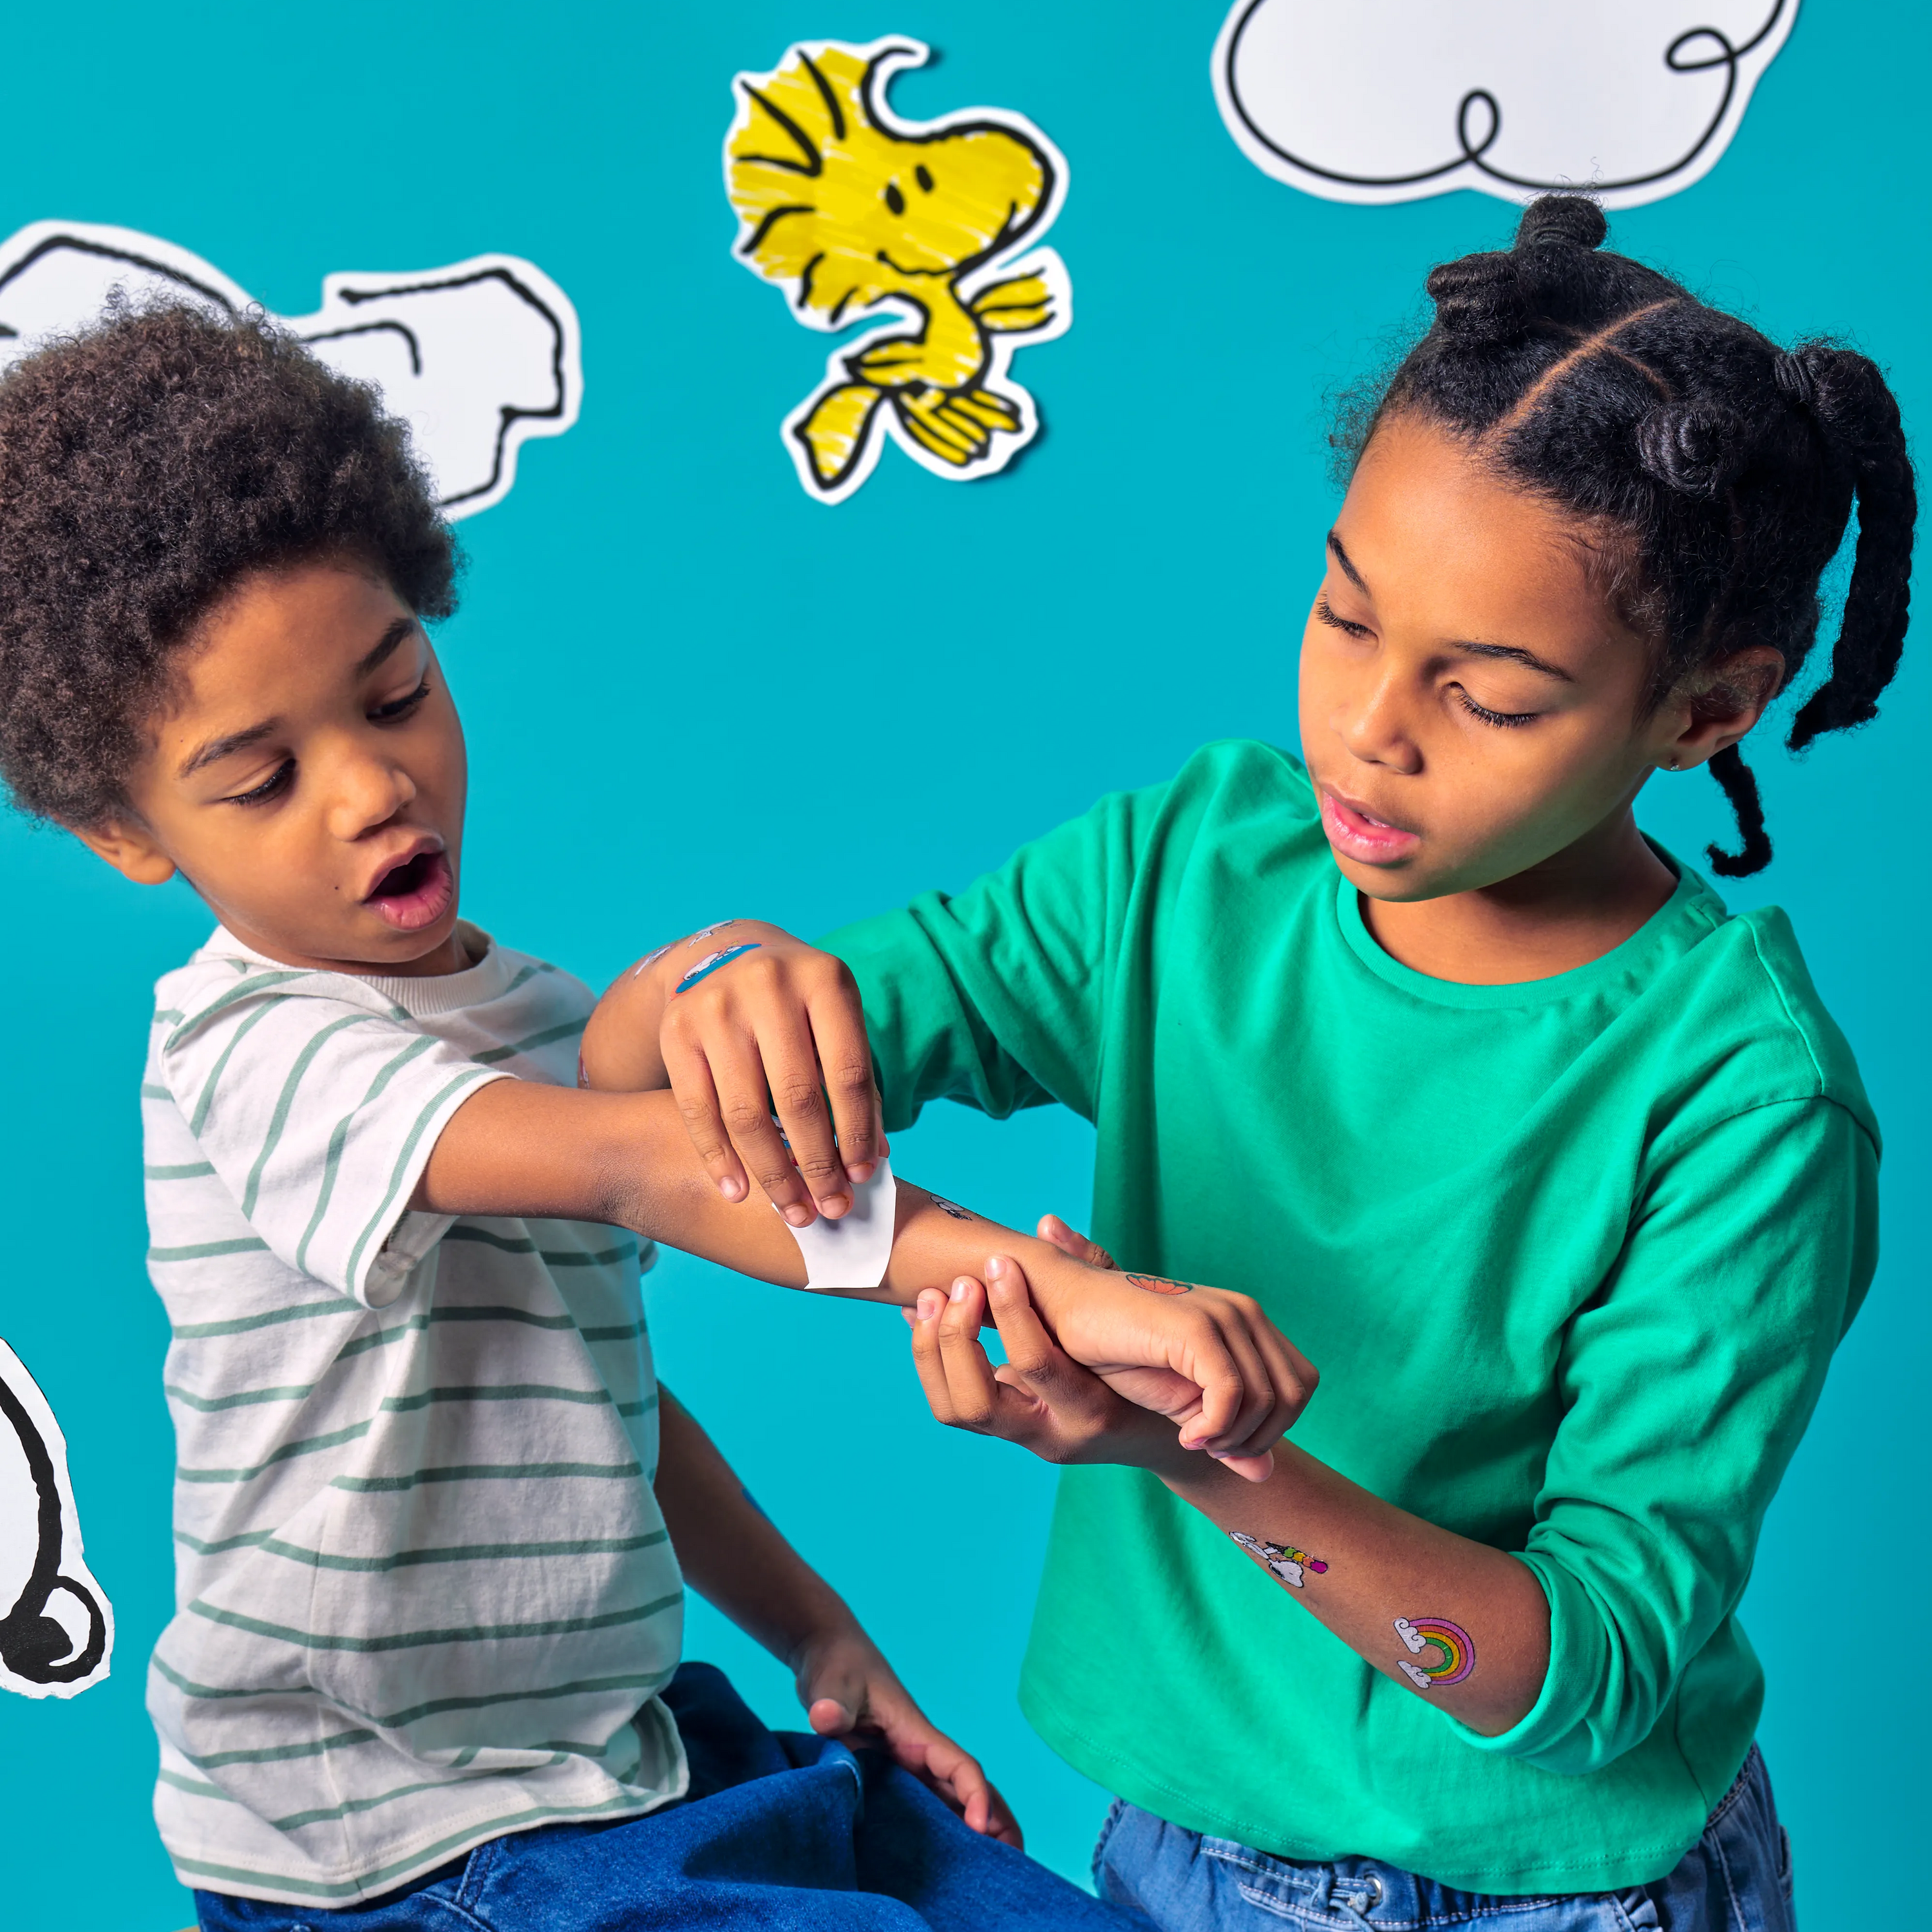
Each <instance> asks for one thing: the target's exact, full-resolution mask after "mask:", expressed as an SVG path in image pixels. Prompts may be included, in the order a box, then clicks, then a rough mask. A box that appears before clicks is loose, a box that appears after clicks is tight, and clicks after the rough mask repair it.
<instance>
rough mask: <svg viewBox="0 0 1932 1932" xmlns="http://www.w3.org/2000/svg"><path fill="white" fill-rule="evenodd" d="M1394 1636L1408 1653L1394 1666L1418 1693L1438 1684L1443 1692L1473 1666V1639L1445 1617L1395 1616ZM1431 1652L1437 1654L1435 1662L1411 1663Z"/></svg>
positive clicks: (1474, 1654)
mask: <svg viewBox="0 0 1932 1932" xmlns="http://www.w3.org/2000/svg"><path fill="white" fill-rule="evenodd" d="M1395 1634H1396V1635H1397V1637H1400V1638H1401V1639H1402V1643H1403V1649H1405V1650H1406V1651H1407V1652H1409V1656H1408V1657H1405V1658H1399V1659H1397V1667H1398V1668H1400V1670H1401V1672H1402V1674H1403V1676H1405V1677H1406V1678H1407V1679H1409V1682H1411V1683H1412V1684H1413V1685H1415V1688H1417V1689H1418V1691H1432V1690H1433V1689H1435V1688H1436V1686H1437V1685H1441V1686H1442V1688H1443V1689H1444V1690H1445V1691H1446V1690H1447V1689H1448V1688H1449V1686H1450V1685H1452V1684H1460V1683H1461V1682H1462V1681H1463V1679H1464V1678H1466V1677H1467V1676H1469V1673H1471V1672H1472V1670H1475V1667H1476V1645H1475V1639H1474V1638H1473V1637H1471V1636H1470V1634H1469V1632H1468V1631H1466V1630H1465V1629H1464V1628H1463V1626H1462V1625H1460V1624H1452V1623H1451V1622H1450V1621H1449V1619H1448V1618H1447V1617H1397V1619H1396V1620H1395ZM1430 1649H1433V1650H1434V1651H1436V1652H1437V1653H1438V1658H1437V1661H1436V1662H1434V1663H1425V1664H1416V1663H1413V1662H1412V1661H1410V1660H1411V1659H1412V1658H1418V1657H1420V1656H1421V1655H1422V1654H1423V1652H1424V1651H1426V1650H1430Z"/></svg>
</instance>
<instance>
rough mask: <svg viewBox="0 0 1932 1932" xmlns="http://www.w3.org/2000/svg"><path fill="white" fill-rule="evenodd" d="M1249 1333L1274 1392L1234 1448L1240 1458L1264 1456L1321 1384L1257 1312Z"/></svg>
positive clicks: (1311, 1368)
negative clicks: (1242, 1438)
mask: <svg viewBox="0 0 1932 1932" xmlns="http://www.w3.org/2000/svg"><path fill="white" fill-rule="evenodd" d="M1250 1327H1251V1332H1252V1333H1253V1337H1254V1340H1255V1345H1256V1348H1257V1349H1259V1351H1260V1353H1261V1356H1262V1361H1263V1363H1264V1364H1265V1370H1266V1373H1267V1374H1268V1379H1269V1380H1270V1382H1271V1383H1272V1385H1273V1386H1274V1402H1273V1403H1271V1405H1270V1406H1269V1408H1268V1412H1267V1413H1266V1414H1265V1415H1264V1416H1263V1417H1262V1420H1261V1421H1260V1422H1259V1424H1257V1426H1256V1427H1255V1428H1254V1429H1253V1430H1250V1433H1249V1434H1248V1436H1247V1439H1246V1440H1245V1441H1244V1442H1240V1443H1238V1444H1237V1445H1235V1451H1236V1453H1237V1454H1241V1455H1243V1456H1265V1454H1267V1453H1268V1451H1269V1450H1271V1449H1272V1448H1274V1445H1276V1444H1277V1442H1280V1440H1281V1439H1282V1437H1283V1436H1284V1435H1285V1434H1286V1433H1287V1432H1288V1430H1290V1429H1292V1428H1293V1427H1294V1426H1295V1424H1296V1422H1298V1421H1299V1420H1300V1419H1301V1412H1302V1411H1303V1410H1304V1409H1306V1408H1307V1406H1308V1399H1309V1397H1310V1396H1312V1395H1313V1394H1314V1393H1315V1385H1316V1383H1317V1382H1319V1381H1320V1380H1321V1377H1320V1376H1319V1375H1317V1374H1316V1370H1315V1365H1314V1364H1313V1362H1311V1361H1309V1359H1308V1358H1307V1356H1306V1355H1303V1353H1302V1352H1301V1350H1300V1349H1298V1348H1297V1347H1295V1344H1294V1343H1292V1342H1291V1341H1289V1339H1288V1337H1286V1335H1284V1334H1282V1332H1281V1331H1280V1329H1278V1328H1276V1326H1275V1325H1274V1323H1273V1322H1271V1321H1269V1320H1268V1317H1267V1316H1265V1315H1264V1314H1263V1313H1262V1312H1261V1310H1259V1308H1257V1309H1256V1310H1254V1312H1253V1318H1252V1320H1251V1324H1250Z"/></svg>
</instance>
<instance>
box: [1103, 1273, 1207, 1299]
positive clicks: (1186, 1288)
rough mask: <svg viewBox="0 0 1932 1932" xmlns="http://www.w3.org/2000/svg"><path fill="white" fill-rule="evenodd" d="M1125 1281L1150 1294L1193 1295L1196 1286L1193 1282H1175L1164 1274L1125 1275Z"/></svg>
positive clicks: (1122, 1278) (1123, 1276)
mask: <svg viewBox="0 0 1932 1932" xmlns="http://www.w3.org/2000/svg"><path fill="white" fill-rule="evenodd" d="M1121 1280H1123V1281H1129V1282H1132V1283H1133V1285H1134V1286H1135V1287H1136V1288H1144V1289H1146V1290H1147V1292H1148V1294H1150V1295H1191V1294H1193V1292H1194V1284H1193V1283H1192V1282H1191V1281H1175V1280H1171V1279H1170V1278H1169V1277H1168V1276H1166V1275H1164V1274H1124V1275H1122V1276H1121Z"/></svg>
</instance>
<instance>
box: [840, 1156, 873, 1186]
mask: <svg viewBox="0 0 1932 1932" xmlns="http://www.w3.org/2000/svg"><path fill="white" fill-rule="evenodd" d="M845 1172H846V1173H847V1175H848V1176H849V1177H850V1178H851V1179H852V1180H853V1181H857V1182H858V1183H859V1184H860V1185H861V1186H863V1185H864V1184H865V1182H867V1181H870V1180H871V1178H872V1163H871V1162H870V1161H869V1160H862V1161H861V1162H859V1164H858V1166H856V1167H848V1168H847V1169H846V1170H845Z"/></svg>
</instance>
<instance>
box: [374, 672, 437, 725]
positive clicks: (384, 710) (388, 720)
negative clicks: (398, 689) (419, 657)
mask: <svg viewBox="0 0 1932 1932" xmlns="http://www.w3.org/2000/svg"><path fill="white" fill-rule="evenodd" d="M428 695H429V679H428V678H425V679H423V681H422V683H420V684H419V685H417V686H416V689H415V690H413V691H411V692H410V694H409V695H408V696H407V697H398V698H392V700H390V701H389V703H387V704H379V705H377V707H376V708H375V709H374V710H373V711H372V712H370V714H369V715H370V717H371V719H372V720H373V721H374V722H375V723H377V724H394V723H395V721H397V719H398V718H407V716H408V715H410V712H413V710H415V709H416V706H418V705H419V704H420V703H422V701H423V700H424V699H425V697H428Z"/></svg>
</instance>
